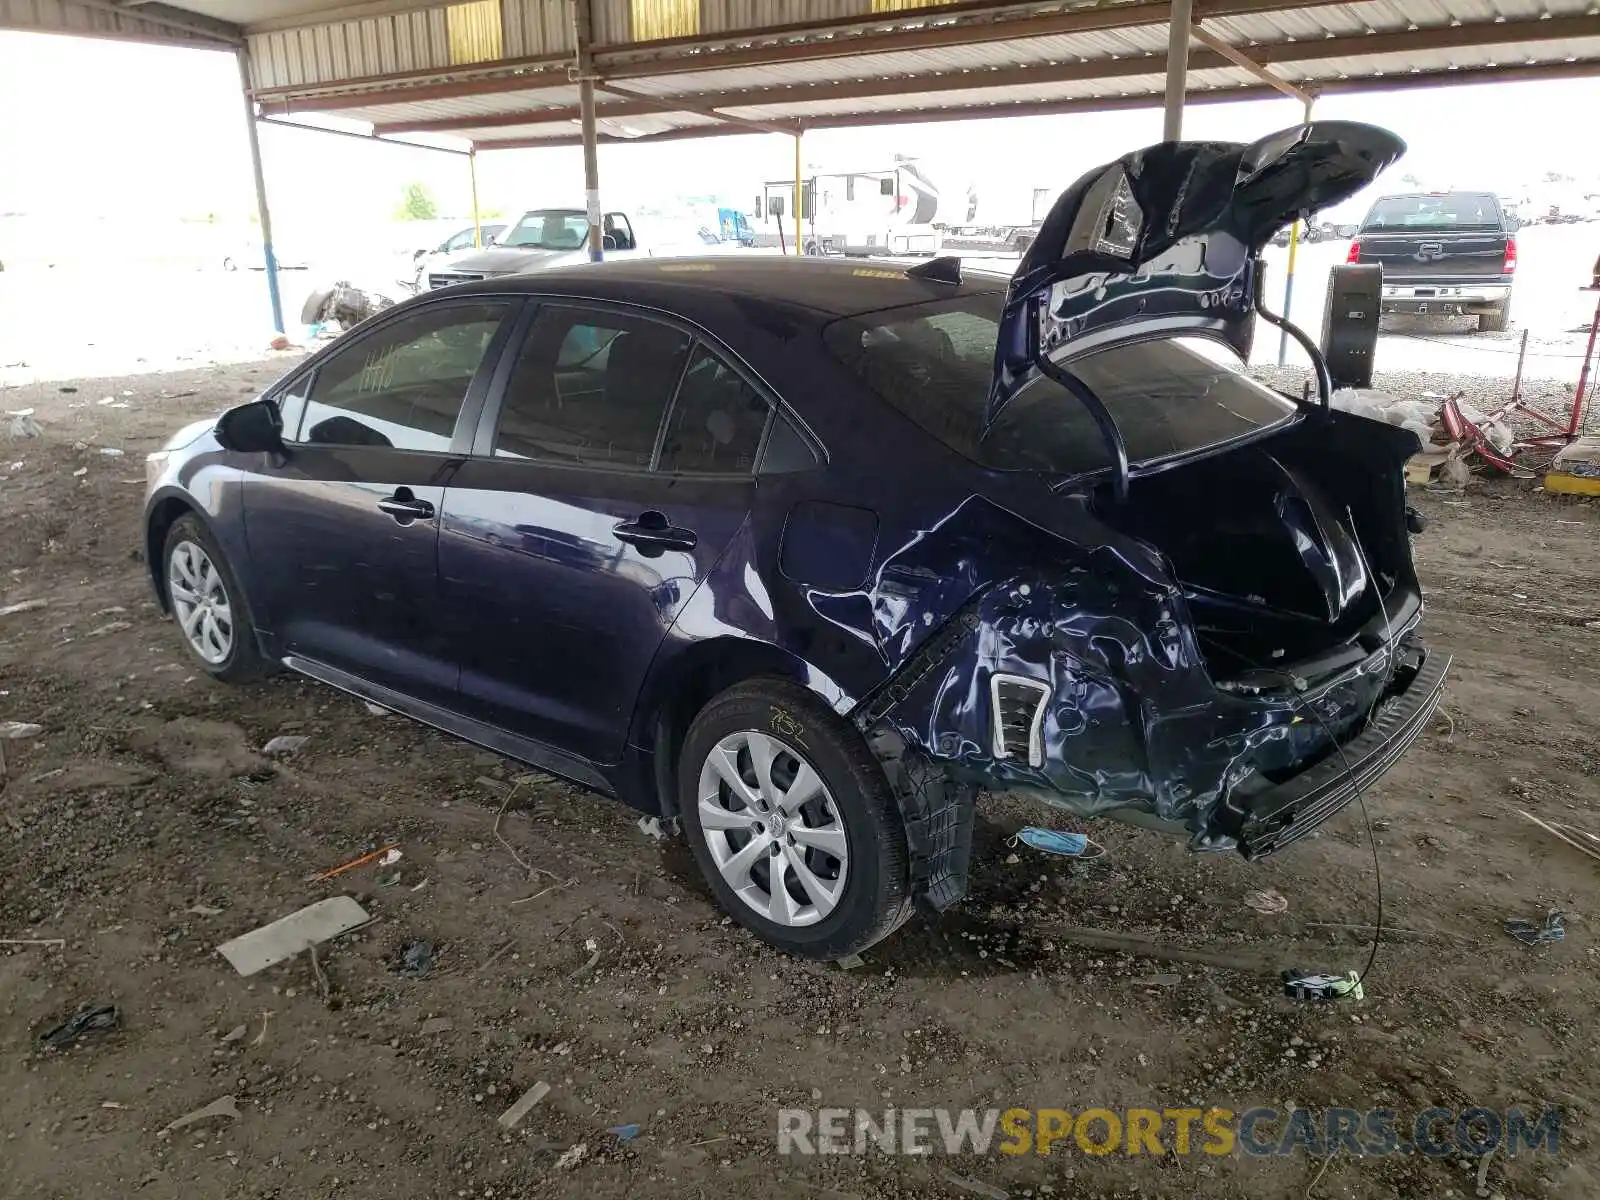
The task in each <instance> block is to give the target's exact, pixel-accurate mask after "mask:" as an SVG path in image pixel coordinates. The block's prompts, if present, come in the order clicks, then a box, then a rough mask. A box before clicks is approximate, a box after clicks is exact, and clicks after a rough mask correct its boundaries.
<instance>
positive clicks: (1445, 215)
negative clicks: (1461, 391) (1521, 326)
mask: <svg viewBox="0 0 1600 1200" xmlns="http://www.w3.org/2000/svg"><path fill="white" fill-rule="evenodd" d="M1514 228H1515V224H1514V223H1513V222H1512V221H1511V220H1510V219H1508V217H1507V215H1506V214H1505V212H1504V211H1503V210H1502V209H1501V207H1500V202H1499V201H1498V200H1496V199H1495V197H1494V195H1493V194H1492V193H1490V192H1416V193H1410V194H1407V195H1401V196H1384V197H1383V198H1382V199H1380V200H1379V201H1378V202H1377V203H1376V204H1374V205H1373V206H1372V210H1371V211H1370V212H1368V213H1367V219H1366V220H1365V221H1363V222H1362V223H1361V228H1360V229H1359V230H1358V231H1357V233H1356V237H1355V240H1354V241H1352V242H1351V243H1350V253H1349V257H1348V259H1347V261H1349V262H1353V263H1378V264H1380V265H1381V266H1382V267H1383V311H1384V312H1386V313H1435V314H1438V315H1450V316H1458V315H1462V314H1471V315H1475V316H1476V317H1477V318H1478V328H1479V330H1481V331H1484V332H1493V333H1497V332H1499V331H1501V330H1503V329H1505V328H1506V326H1507V325H1508V324H1509V323H1510V320H1511V284H1512V281H1513V280H1514V279H1515V277H1516V270H1517V239H1516V238H1515V237H1514V236H1513V235H1512V232H1511V231H1512V230H1513V229H1514Z"/></svg>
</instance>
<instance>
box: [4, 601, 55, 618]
mask: <svg viewBox="0 0 1600 1200" xmlns="http://www.w3.org/2000/svg"><path fill="white" fill-rule="evenodd" d="M49 603H50V601H48V600H18V601H17V602H16V603H15V604H7V605H6V606H5V607H3V608H0V617H9V616H12V615H14V614H16V613H25V612H33V611H34V610H35V609H39V608H44V607H46V606H47V605H48V604H49Z"/></svg>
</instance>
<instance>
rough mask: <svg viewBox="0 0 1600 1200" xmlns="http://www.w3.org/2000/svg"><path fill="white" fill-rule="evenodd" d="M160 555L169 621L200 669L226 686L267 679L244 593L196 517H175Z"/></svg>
mask: <svg viewBox="0 0 1600 1200" xmlns="http://www.w3.org/2000/svg"><path fill="white" fill-rule="evenodd" d="M162 555H163V561H164V562H165V563H166V588H167V600H168V602H169V604H170V605H171V608H172V616H173V619H174V620H176V621H177V622H178V628H179V630H180V631H181V632H182V633H183V641H184V645H185V646H187V647H188V650H189V653H190V654H191V655H193V656H194V658H195V659H196V660H197V661H198V663H199V666H200V667H201V669H202V670H204V671H206V672H207V673H208V674H210V675H214V676H216V678H218V679H221V680H223V681H225V682H228V683H242V682H244V681H245V680H249V679H258V678H260V677H261V676H263V675H266V674H269V673H270V672H271V669H272V667H271V664H270V663H268V662H267V660H266V659H265V658H263V657H262V655H261V649H260V647H259V646H258V645H257V644H256V633H255V626H254V623H253V622H252V621H251V619H250V607H249V603H248V602H247V601H246V600H245V596H244V589H243V588H241V587H240V586H239V581H238V579H237V578H236V577H235V576H234V573H233V571H232V570H231V569H230V568H229V566H228V561H227V559H226V558H224V557H223V554H222V548H221V547H220V546H218V545H217V540H216V538H214V537H212V536H211V532H210V530H208V529H206V527H205V526H204V525H202V524H201V523H200V520H199V518H197V517H194V516H192V515H191V516H184V517H179V518H178V519H177V520H176V521H174V522H173V523H172V528H171V529H169V530H168V531H167V538H166V543H165V545H164V547H163V550H162Z"/></svg>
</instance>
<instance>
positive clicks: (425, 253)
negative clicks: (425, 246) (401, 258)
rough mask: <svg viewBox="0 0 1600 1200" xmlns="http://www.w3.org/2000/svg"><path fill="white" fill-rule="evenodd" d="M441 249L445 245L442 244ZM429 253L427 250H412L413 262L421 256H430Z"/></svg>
mask: <svg viewBox="0 0 1600 1200" xmlns="http://www.w3.org/2000/svg"><path fill="white" fill-rule="evenodd" d="M440 249H441V250H442V249H444V247H443V246H441V247H440ZM428 253H429V252H428V251H426V250H413V251H412V252H411V261H412V262H416V261H417V259H419V258H427V257H428Z"/></svg>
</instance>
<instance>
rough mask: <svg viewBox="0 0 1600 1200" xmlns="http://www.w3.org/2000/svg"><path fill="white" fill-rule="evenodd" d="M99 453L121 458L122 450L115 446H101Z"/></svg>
mask: <svg viewBox="0 0 1600 1200" xmlns="http://www.w3.org/2000/svg"><path fill="white" fill-rule="evenodd" d="M100 453H101V454H104V455H105V456H106V457H107V458H121V457H122V453H123V452H122V451H121V450H118V449H117V448H116V447H115V446H101V447H100Z"/></svg>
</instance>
